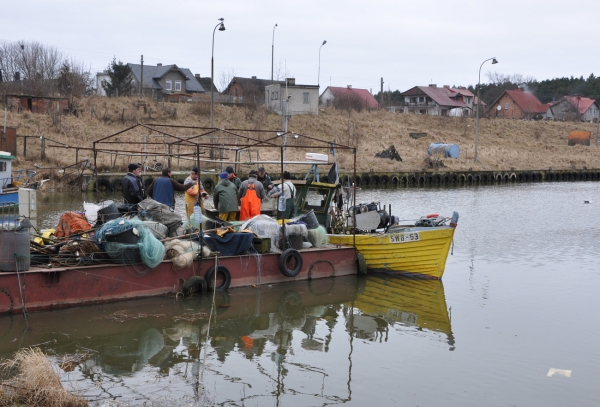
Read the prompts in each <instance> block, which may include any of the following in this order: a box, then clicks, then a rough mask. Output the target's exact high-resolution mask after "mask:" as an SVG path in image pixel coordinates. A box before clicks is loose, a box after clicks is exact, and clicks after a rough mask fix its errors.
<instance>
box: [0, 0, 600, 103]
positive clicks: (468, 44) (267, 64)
mask: <svg viewBox="0 0 600 407" xmlns="http://www.w3.org/2000/svg"><path fill="white" fill-rule="evenodd" d="M220 17H223V18H224V19H225V27H226V31H224V32H220V31H217V32H216V33H215V37H214V60H215V75H214V77H215V84H216V85H217V86H218V87H220V86H221V77H222V73H225V74H226V75H228V76H231V74H232V73H233V74H235V76H242V77H251V76H257V77H259V78H265V79H269V78H270V77H271V45H272V38H273V26H274V25H275V24H277V25H278V26H277V28H276V29H275V58H274V65H275V71H276V73H277V72H278V71H279V72H282V73H284V72H287V73H288V76H290V77H295V78H296V83H297V84H310V85H312V84H317V82H318V80H319V78H318V77H319V75H318V73H319V48H320V46H321V44H322V43H323V41H324V40H326V41H327V44H326V45H324V46H323V47H322V48H321V52H320V54H321V58H320V61H321V62H320V84H321V91H323V90H324V88H325V87H326V86H328V85H332V86H346V85H352V86H353V87H356V88H365V89H369V90H372V91H373V92H374V93H376V92H377V91H378V90H379V88H380V78H381V77H383V80H384V89H385V90H387V89H391V90H396V89H398V90H401V91H405V90H407V89H409V88H411V87H413V86H416V85H427V84H429V83H435V84H437V85H439V86H441V85H457V86H459V85H464V86H467V85H474V84H476V83H477V80H478V72H479V67H480V64H481V63H482V62H483V61H484V60H485V59H487V58H491V57H496V58H498V61H499V63H498V64H497V65H493V66H492V65H491V64H490V62H487V63H486V64H485V65H484V66H483V68H482V69H481V81H482V82H486V81H487V76H486V74H487V73H488V72H491V71H496V72H499V73H502V74H515V73H518V74H522V75H524V76H532V77H534V78H536V79H537V80H543V79H551V78H555V77H563V76H576V77H579V76H582V75H583V76H584V77H585V78H587V77H588V76H589V74H590V73H594V74H600V72H598V69H597V68H598V67H599V66H600V52H599V51H598V48H599V44H598V41H599V40H598V38H599V35H598V30H597V27H598V19H599V18H600V2H599V1H598V0H586V1H584V0H571V1H569V2H564V1H558V0H545V1H543V0H498V1H488V0H462V1H448V0H435V1H434V0H417V1H403V0H370V1H366V0H360V1H355V0H319V1H317V0H301V1H295V2H290V1H285V0H278V1H275V0H263V1H249V0H218V1H202V0H169V1H156V0H145V1H140V0H103V1H88V0H50V1H49V0H43V1H42V0H29V1H27V2H18V1H12V0H11V1H8V0H6V1H4V2H3V6H2V12H1V14H0V27H1V29H2V30H1V34H0V40H1V41H20V40H25V41H39V42H42V43H43V44H45V45H49V46H54V47H56V48H57V49H58V50H59V51H61V52H63V53H64V54H66V55H68V56H70V57H72V58H75V59H76V60H79V61H83V62H84V63H85V65H86V66H88V67H91V69H92V71H93V72H94V73H95V72H96V71H101V70H102V69H106V67H107V66H108V64H109V63H110V61H111V60H112V58H113V56H115V57H116V58H117V60H121V61H123V62H132V63H139V60H140V55H142V54H143V55H144V61H145V64H152V65H156V64H157V63H163V64H173V63H174V64H177V65H178V66H180V67H184V68H189V69H191V71H192V72H193V73H199V74H200V75H201V76H210V60H211V43H212V38H213V30H214V28H215V26H216V25H217V24H218V22H219V21H218V18H220ZM276 76H277V74H276Z"/></svg>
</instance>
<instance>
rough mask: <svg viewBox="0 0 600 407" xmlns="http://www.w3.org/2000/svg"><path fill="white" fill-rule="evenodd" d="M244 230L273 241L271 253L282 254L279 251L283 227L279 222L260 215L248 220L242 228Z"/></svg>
mask: <svg viewBox="0 0 600 407" xmlns="http://www.w3.org/2000/svg"><path fill="white" fill-rule="evenodd" d="M241 229H242V230H244V229H249V230H251V231H252V232H254V234H255V235H256V236H258V237H261V238H269V239H271V252H272V253H280V252H281V250H279V249H278V247H279V241H280V239H281V231H280V230H281V226H280V225H279V223H277V221H276V220H275V219H273V218H271V217H270V216H267V215H258V216H255V217H253V218H252V219H248V220H247V221H246V222H245V223H244V224H243V225H242V227H241Z"/></svg>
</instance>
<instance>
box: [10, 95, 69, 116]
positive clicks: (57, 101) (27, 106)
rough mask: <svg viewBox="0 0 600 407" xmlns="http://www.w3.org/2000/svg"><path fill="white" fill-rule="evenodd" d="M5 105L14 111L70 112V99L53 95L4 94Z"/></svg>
mask: <svg viewBox="0 0 600 407" xmlns="http://www.w3.org/2000/svg"><path fill="white" fill-rule="evenodd" d="M4 100H5V106H6V107H7V108H8V109H9V110H10V111H11V112H12V111H15V112H23V111H29V112H31V113H49V112H59V113H61V114H69V99H68V98H62V97H51V96H32V95H11V94H7V95H5V96H4Z"/></svg>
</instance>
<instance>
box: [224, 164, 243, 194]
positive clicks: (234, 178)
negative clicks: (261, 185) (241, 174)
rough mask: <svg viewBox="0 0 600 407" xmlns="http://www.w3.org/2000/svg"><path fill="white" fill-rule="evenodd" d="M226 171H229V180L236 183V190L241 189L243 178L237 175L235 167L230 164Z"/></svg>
mask: <svg viewBox="0 0 600 407" xmlns="http://www.w3.org/2000/svg"><path fill="white" fill-rule="evenodd" d="M225 171H227V174H228V175H227V179H228V180H229V181H231V182H232V183H233V184H234V185H235V189H236V190H238V191H239V190H240V187H241V186H242V180H241V179H239V178H238V177H237V175H235V172H234V171H233V167H232V166H229V167H227V168H225Z"/></svg>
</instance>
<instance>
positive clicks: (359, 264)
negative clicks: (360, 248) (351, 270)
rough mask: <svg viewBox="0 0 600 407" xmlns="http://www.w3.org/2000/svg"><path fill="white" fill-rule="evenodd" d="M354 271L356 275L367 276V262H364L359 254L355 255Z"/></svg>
mask: <svg viewBox="0 0 600 407" xmlns="http://www.w3.org/2000/svg"><path fill="white" fill-rule="evenodd" d="M356 271H358V274H360V275H366V274H367V261H366V260H365V256H363V255H362V254H361V253H358V254H357V255H356Z"/></svg>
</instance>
